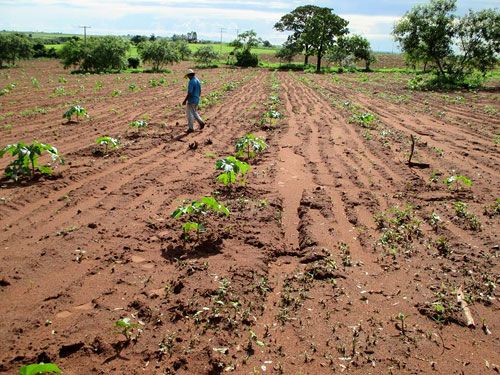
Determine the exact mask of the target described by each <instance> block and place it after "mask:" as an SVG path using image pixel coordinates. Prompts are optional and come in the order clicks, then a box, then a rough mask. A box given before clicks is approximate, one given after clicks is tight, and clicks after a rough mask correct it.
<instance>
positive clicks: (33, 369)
mask: <svg viewBox="0 0 500 375" xmlns="http://www.w3.org/2000/svg"><path fill="white" fill-rule="evenodd" d="M46 373H55V374H60V373H61V369H60V368H59V367H57V365H55V364H53V363H39V364H32V365H27V366H23V367H21V368H20V369H19V374H20V375H36V374H46Z"/></svg>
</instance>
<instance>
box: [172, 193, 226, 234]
mask: <svg viewBox="0 0 500 375" xmlns="http://www.w3.org/2000/svg"><path fill="white" fill-rule="evenodd" d="M210 213H215V214H219V215H225V216H229V214H230V213H229V210H228V209H227V208H226V207H225V206H224V205H223V204H221V203H219V202H218V201H217V199H215V198H213V197H203V198H201V199H200V200H196V201H192V202H190V203H189V204H186V205H184V206H180V207H178V208H177V209H176V210H175V211H174V212H172V215H171V216H172V217H173V218H174V219H176V220H179V219H181V218H183V217H186V218H187V222H186V223H184V224H183V225H182V231H183V238H184V239H185V240H187V239H189V233H190V232H192V231H194V232H196V235H197V239H198V238H199V234H200V233H201V232H204V231H205V230H206V224H205V222H204V220H203V218H204V217H205V216H206V215H208V214H210Z"/></svg>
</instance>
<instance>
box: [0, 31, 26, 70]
mask: <svg viewBox="0 0 500 375" xmlns="http://www.w3.org/2000/svg"><path fill="white" fill-rule="evenodd" d="M32 55H33V42H32V41H31V40H30V39H28V38H27V37H26V36H24V35H18V34H0V68H1V67H2V65H3V63H4V61H6V62H9V63H10V64H11V65H15V63H16V61H17V60H21V59H28V58H30V57H31V56H32Z"/></svg>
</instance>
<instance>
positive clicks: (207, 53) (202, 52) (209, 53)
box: [194, 46, 219, 65]
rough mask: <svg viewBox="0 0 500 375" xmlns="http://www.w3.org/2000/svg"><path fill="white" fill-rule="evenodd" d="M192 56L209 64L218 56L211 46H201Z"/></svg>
mask: <svg viewBox="0 0 500 375" xmlns="http://www.w3.org/2000/svg"><path fill="white" fill-rule="evenodd" d="M194 58H195V60H196V61H197V62H199V63H201V64H203V65H210V64H211V63H212V61H214V60H217V59H218V58H219V54H218V53H217V52H216V51H215V50H214V48H213V47H212V46H203V47H201V48H199V49H198V50H197V51H196V52H195V53H194Z"/></svg>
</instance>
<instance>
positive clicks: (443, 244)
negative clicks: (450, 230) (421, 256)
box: [434, 236, 451, 257]
mask: <svg viewBox="0 0 500 375" xmlns="http://www.w3.org/2000/svg"><path fill="white" fill-rule="evenodd" d="M434 246H435V247H436V249H437V251H438V252H439V255H442V256H444V257H447V256H448V255H450V254H451V249H450V245H449V244H448V239H447V238H446V237H444V236H441V237H439V238H438V239H437V240H436V241H435V242H434Z"/></svg>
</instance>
